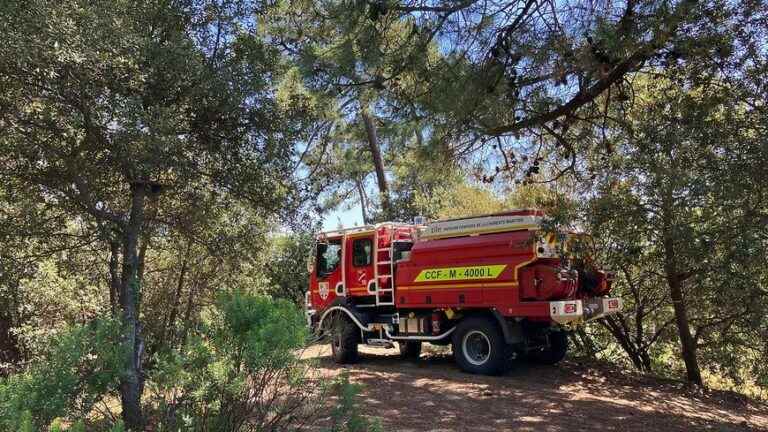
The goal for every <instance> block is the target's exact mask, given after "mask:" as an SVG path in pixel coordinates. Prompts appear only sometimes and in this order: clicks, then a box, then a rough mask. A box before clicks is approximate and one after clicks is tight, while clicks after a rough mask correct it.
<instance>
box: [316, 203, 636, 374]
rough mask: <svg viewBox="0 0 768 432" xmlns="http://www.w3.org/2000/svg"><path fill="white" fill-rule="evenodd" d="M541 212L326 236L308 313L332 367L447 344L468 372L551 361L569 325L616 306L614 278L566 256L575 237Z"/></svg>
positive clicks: (321, 237)
mask: <svg viewBox="0 0 768 432" xmlns="http://www.w3.org/2000/svg"><path fill="white" fill-rule="evenodd" d="M545 225H546V223H545V215H544V214H543V213H542V212H541V211H539V210H530V209H526V210H510V211H506V212H503V213H498V214H491V215H483V216H478V217H470V218H463V219H452V220H440V221H435V222H431V223H414V224H403V223H393V222H387V223H379V224H376V225H371V226H364V227H356V228H351V229H345V230H338V231H330V232H323V233H320V234H318V235H317V237H316V244H315V253H314V255H313V256H312V257H310V260H309V263H308V270H309V272H310V284H309V286H310V288H309V291H308V292H307V294H306V308H307V319H308V322H309V324H310V326H312V327H313V328H314V329H316V331H318V332H320V333H321V334H323V335H326V336H328V337H329V339H330V342H331V350H332V355H333V358H334V360H335V361H336V362H338V363H352V362H355V361H357V360H358V346H359V345H360V344H366V345H371V346H377V347H388V348H394V346H395V344H397V345H398V346H399V348H400V352H401V354H402V355H403V356H404V357H406V358H411V359H416V358H418V357H419V355H420V351H421V345H422V343H424V342H427V343H430V344H437V345H449V344H450V345H451V346H452V350H453V354H454V358H455V360H456V362H457V363H458V366H459V367H460V368H461V369H462V370H464V371H466V372H469V373H477V374H486V375H493V374H499V373H502V372H503V371H504V370H505V369H506V368H507V366H508V365H509V364H510V362H509V360H510V359H513V358H521V357H524V358H527V359H529V360H530V361H533V362H539V363H543V364H555V363H557V362H559V361H560V360H562V359H563V358H564V356H565V354H566V351H567V349H568V339H567V332H568V331H570V330H572V329H574V328H575V327H576V326H578V325H580V324H582V323H585V322H589V321H592V320H595V319H597V318H600V317H602V316H605V315H607V314H613V313H617V312H619V311H620V310H621V307H622V303H621V300H620V299H619V298H616V297H610V296H609V295H608V294H609V292H610V289H611V282H612V279H613V277H612V275H611V273H610V272H606V271H603V270H601V269H599V268H597V267H595V265H594V264H593V263H591V262H589V261H588V260H585V259H582V258H579V259H577V258H575V257H574V256H572V254H571V253H570V252H569V250H568V249H569V248H568V245H569V243H570V242H571V241H570V240H569V239H572V238H574V237H575V236H576V235H575V234H572V233H571V234H567V233H566V234H562V233H561V234H558V233H553V232H551V231H550V230H548V229H545V227H544V226H545Z"/></svg>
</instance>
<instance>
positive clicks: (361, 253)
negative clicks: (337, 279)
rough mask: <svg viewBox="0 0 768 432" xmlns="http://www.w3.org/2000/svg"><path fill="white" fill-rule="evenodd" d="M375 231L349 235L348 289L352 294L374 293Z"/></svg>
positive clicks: (346, 255)
mask: <svg viewBox="0 0 768 432" xmlns="http://www.w3.org/2000/svg"><path fill="white" fill-rule="evenodd" d="M373 235H374V234H373V233H370V234H366V235H363V236H355V237H348V238H347V244H346V253H345V257H344V259H345V267H346V271H347V290H348V292H349V293H350V294H351V295H354V296H362V295H369V294H373V291H369V288H370V289H374V287H373V286H372V281H373V241H374V240H373Z"/></svg>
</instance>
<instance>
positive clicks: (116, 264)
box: [109, 240, 121, 317]
mask: <svg viewBox="0 0 768 432" xmlns="http://www.w3.org/2000/svg"><path fill="white" fill-rule="evenodd" d="M119 268H120V243H119V242H118V241H117V240H110V242H109V308H110V311H111V312H112V317H117V306H118V304H117V299H118V295H119V292H120V289H121V287H120V269H119Z"/></svg>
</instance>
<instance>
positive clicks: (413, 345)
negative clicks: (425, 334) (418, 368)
mask: <svg viewBox="0 0 768 432" xmlns="http://www.w3.org/2000/svg"><path fill="white" fill-rule="evenodd" d="M397 345H398V346H399V348H400V356H401V357H402V358H404V359H406V360H414V361H415V360H418V359H419V356H420V355H421V341H405V342H398V343H397Z"/></svg>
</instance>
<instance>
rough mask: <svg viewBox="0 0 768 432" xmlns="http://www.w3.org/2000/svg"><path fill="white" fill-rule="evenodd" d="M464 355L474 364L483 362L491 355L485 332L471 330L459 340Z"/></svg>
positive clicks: (489, 342) (477, 364)
mask: <svg viewBox="0 0 768 432" xmlns="http://www.w3.org/2000/svg"><path fill="white" fill-rule="evenodd" d="M461 348H462V351H464V357H465V358H466V359H467V361H468V362H470V363H472V364H473V365H475V366H480V365H483V364H485V362H487V361H488V359H489V358H490V357H491V341H490V340H489V339H488V336H486V335H485V333H483V332H481V331H479V330H472V331H470V332H469V333H467V334H466V335H464V338H463V339H462V341H461Z"/></svg>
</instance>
